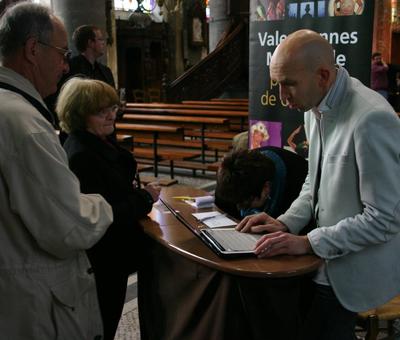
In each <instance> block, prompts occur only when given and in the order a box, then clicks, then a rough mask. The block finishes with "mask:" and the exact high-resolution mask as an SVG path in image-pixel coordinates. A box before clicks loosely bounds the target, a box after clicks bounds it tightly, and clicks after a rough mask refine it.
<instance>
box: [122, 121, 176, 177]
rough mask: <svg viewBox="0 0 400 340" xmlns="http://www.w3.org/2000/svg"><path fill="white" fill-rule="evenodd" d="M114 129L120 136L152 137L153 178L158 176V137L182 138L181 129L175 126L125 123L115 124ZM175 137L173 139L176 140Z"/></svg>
mask: <svg viewBox="0 0 400 340" xmlns="http://www.w3.org/2000/svg"><path fill="white" fill-rule="evenodd" d="M115 127H116V129H117V131H118V132H119V133H120V134H123V133H125V134H130V135H133V133H135V135H136V133H143V132H144V133H151V134H152V135H153V165H154V176H156V177H157V175H158V150H157V149H158V146H157V140H158V135H159V134H160V133H161V134H168V135H170V134H173V135H175V136H176V137H178V138H179V136H180V138H183V137H182V136H183V129H182V128H181V127H176V126H166V125H163V126H160V125H152V124H127V123H116V124H115ZM176 137H175V138H176Z"/></svg>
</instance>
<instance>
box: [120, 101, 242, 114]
mask: <svg viewBox="0 0 400 340" xmlns="http://www.w3.org/2000/svg"><path fill="white" fill-rule="evenodd" d="M138 108H139V109H140V108H147V109H187V110H189V109H190V110H213V111H215V110H228V111H245V112H246V113H247V112H248V106H246V105H242V104H238V105H237V104H236V105H231V103H227V105H223V104H217V105H216V103H214V102H207V103H205V104H201V103H200V104H198V103H197V102H195V103H194V104H191V103H189V104H179V103H178V104H176V103H175V104H170V103H127V104H126V109H138Z"/></svg>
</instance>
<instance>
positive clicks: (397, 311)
mask: <svg viewBox="0 0 400 340" xmlns="http://www.w3.org/2000/svg"><path fill="white" fill-rule="evenodd" d="M358 318H359V321H360V324H361V325H362V326H363V327H364V328H365V329H366V331H367V334H366V335H365V340H376V339H377V338H378V334H379V331H380V329H379V322H380V321H386V322H387V329H386V331H387V333H388V337H386V338H384V339H385V340H389V339H394V330H393V323H394V321H395V320H396V319H400V295H398V296H396V297H395V298H394V299H392V300H390V301H389V302H388V303H385V304H384V305H382V306H379V307H377V308H374V309H370V310H368V311H366V312H362V313H358Z"/></svg>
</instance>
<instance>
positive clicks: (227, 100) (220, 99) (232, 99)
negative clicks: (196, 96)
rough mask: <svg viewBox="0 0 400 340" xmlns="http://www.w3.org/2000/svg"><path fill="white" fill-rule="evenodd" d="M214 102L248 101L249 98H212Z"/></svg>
mask: <svg viewBox="0 0 400 340" xmlns="http://www.w3.org/2000/svg"><path fill="white" fill-rule="evenodd" d="M210 100H211V101H212V102H241V103H248V102H249V98H211V99H210Z"/></svg>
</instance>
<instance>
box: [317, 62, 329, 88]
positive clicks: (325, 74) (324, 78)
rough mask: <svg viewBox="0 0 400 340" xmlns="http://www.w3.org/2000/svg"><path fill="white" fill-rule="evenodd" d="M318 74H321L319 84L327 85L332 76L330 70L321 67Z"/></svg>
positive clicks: (323, 86)
mask: <svg viewBox="0 0 400 340" xmlns="http://www.w3.org/2000/svg"><path fill="white" fill-rule="evenodd" d="M318 76H319V86H320V87H322V88H325V87H327V86H328V83H329V79H330V76H331V72H330V70H328V69H326V68H322V67H321V68H320V69H318Z"/></svg>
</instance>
